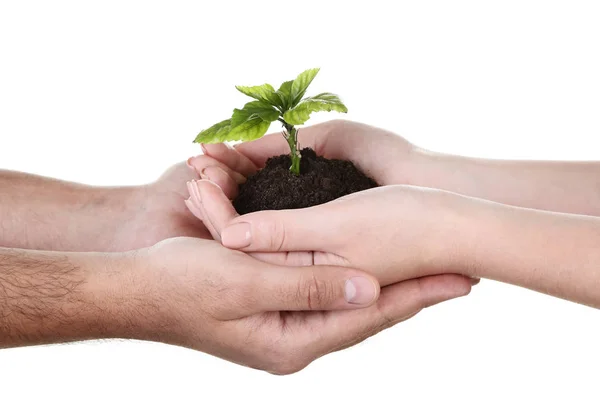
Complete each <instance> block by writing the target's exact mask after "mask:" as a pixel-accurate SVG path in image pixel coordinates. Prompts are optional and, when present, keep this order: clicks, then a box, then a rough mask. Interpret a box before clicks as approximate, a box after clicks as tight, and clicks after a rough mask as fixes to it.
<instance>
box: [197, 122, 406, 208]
mask: <svg viewBox="0 0 600 400" xmlns="http://www.w3.org/2000/svg"><path fill="white" fill-rule="evenodd" d="M298 138H299V139H298V140H299V143H300V147H301V148H304V147H311V148H312V149H314V150H315V152H316V153H317V155H319V156H323V157H326V158H331V159H341V160H349V161H352V162H353V163H354V164H355V165H356V166H357V167H358V168H359V169H360V170H361V171H363V172H365V173H366V174H367V175H369V176H370V177H371V178H373V179H375V180H376V181H377V182H378V183H379V184H380V185H392V184H401V183H410V179H411V171H412V164H413V152H414V150H415V147H414V146H413V145H412V144H410V143H408V142H407V141H406V140H404V139H403V138H401V137H400V136H398V135H396V134H394V133H392V132H388V131H385V130H383V129H379V128H374V127H372V126H369V125H365V124H360V123H357V122H351V121H344V120H335V121H330V122H325V123H322V124H318V125H314V126H310V127H306V128H300V129H299V130H298ZM203 148H204V155H201V156H198V157H193V158H190V159H189V160H188V164H189V165H191V166H192V167H194V168H195V169H196V171H197V172H198V173H199V174H200V175H201V176H202V177H203V178H204V179H210V180H212V181H213V182H215V183H217V184H218V185H219V186H220V187H221V188H222V189H223V191H224V192H225V194H226V195H227V196H228V197H229V198H230V199H233V198H235V197H236V196H237V190H238V184H239V183H241V182H243V181H244V180H245V177H247V176H249V175H251V174H253V173H254V172H256V171H257V170H258V169H259V168H262V167H263V166H264V165H265V162H266V161H267V159H268V158H270V157H273V156H276V155H280V154H285V153H289V147H288V145H287V143H286V141H285V140H283V139H282V138H281V136H280V135H267V136H264V137H263V138H261V139H258V140H255V141H252V142H246V143H241V144H239V145H237V146H235V149H233V148H231V147H228V146H227V145H225V144H222V143H220V144H205V145H203Z"/></svg>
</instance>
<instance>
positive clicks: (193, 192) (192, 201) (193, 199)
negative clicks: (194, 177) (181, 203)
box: [185, 181, 221, 241]
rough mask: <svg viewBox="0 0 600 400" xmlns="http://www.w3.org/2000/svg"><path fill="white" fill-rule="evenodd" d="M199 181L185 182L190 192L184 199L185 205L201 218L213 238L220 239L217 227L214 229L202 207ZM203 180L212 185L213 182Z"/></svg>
mask: <svg viewBox="0 0 600 400" xmlns="http://www.w3.org/2000/svg"><path fill="white" fill-rule="evenodd" d="M199 182H201V181H189V182H188V183H187V188H188V192H189V194H190V198H189V199H188V200H186V202H185V204H186V205H187V207H188V209H189V210H190V211H191V212H192V213H193V214H194V215H196V217H198V218H201V219H202V222H203V223H204V226H205V227H206V229H208V231H209V232H210V234H211V236H212V238H213V239H214V240H218V241H221V235H220V232H219V231H218V230H217V229H215V227H214V226H213V224H212V221H211V219H210V218H209V217H208V215H207V213H206V210H205V209H204V204H203V202H202V196H201V195H200V191H199V190H198V185H199ZM204 182H209V184H211V185H214V184H213V183H210V181H204ZM198 215H200V216H201V217H199V216H198Z"/></svg>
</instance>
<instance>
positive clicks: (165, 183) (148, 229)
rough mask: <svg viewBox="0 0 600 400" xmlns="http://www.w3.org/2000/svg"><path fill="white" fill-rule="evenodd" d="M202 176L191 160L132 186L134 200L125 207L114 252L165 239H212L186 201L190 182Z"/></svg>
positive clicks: (131, 198)
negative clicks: (124, 216) (139, 184)
mask: <svg viewBox="0 0 600 400" xmlns="http://www.w3.org/2000/svg"><path fill="white" fill-rule="evenodd" d="M197 178H199V174H198V173H197V172H196V170H195V169H194V168H193V167H191V166H190V164H189V163H185V162H182V163H179V164H176V165H174V166H172V167H170V168H169V169H168V170H167V171H166V172H165V173H163V174H162V175H161V176H160V177H159V179H157V180H156V181H155V182H153V183H150V184H147V185H143V186H138V187H135V188H133V189H132V193H133V194H132V195H131V196H129V199H130V201H129V202H128V203H127V204H123V205H122V207H123V208H124V209H126V210H127V219H126V220H124V221H122V224H121V226H122V228H121V230H120V232H118V234H116V235H113V236H114V242H115V243H114V244H113V245H112V246H111V251H126V250H133V249H139V248H144V247H147V246H152V245H154V244H156V243H158V242H160V241H161V240H164V239H168V238H172V237H178V236H189V237H196V238H204V239H209V238H211V235H210V233H209V232H208V230H207V229H206V227H205V226H204V224H203V223H202V221H199V220H198V219H197V218H196V217H194V216H193V215H192V213H190V211H189V210H188V209H187V207H186V206H185V204H184V200H185V199H187V198H188V197H189V195H188V192H187V189H186V182H188V181H190V180H192V179H197Z"/></svg>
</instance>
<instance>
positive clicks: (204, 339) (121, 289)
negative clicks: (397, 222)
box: [0, 238, 470, 374]
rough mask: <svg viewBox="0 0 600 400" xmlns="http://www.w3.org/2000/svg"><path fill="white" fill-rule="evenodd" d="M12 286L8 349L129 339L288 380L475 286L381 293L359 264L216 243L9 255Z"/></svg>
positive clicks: (1, 255) (0, 321)
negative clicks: (256, 254)
mask: <svg viewBox="0 0 600 400" xmlns="http://www.w3.org/2000/svg"><path fill="white" fill-rule="evenodd" d="M0 288H2V290H0V348H2V347H16V346H24V345H35V344H44V343H59V342H68V341H77V340H89V339H100V338H125V339H127V338H129V339H140V340H151V341H158V342H163V343H168V344H173V345H178V346H185V347H189V348H192V349H196V350H200V351H203V352H206V353H210V354H213V355H215V356H218V357H221V358H224V359H227V360H230V361H233V362H236V363H239V364H242V365H247V366H250V367H253V368H258V369H262V370H266V371H270V372H273V373H277V374H287V373H292V372H295V371H298V370H300V369H302V368H304V367H305V366H306V365H308V364H309V363H310V362H311V361H313V360H314V359H316V358H318V357H320V356H322V355H324V354H327V353H330V352H332V351H336V350H340V349H343V348H345V347H348V346H351V345H353V344H355V343H358V342H360V341H362V340H364V339H365V338H367V337H369V336H371V335H373V334H375V333H377V332H379V331H380V330H382V329H385V328H387V327H390V326H392V325H394V324H396V323H397V322H400V321H402V320H405V319H407V318H409V317H411V316H413V315H414V314H416V313H417V312H418V311H419V310H421V309H422V308H424V307H427V306H430V305H433V304H435V303H438V302H441V301H444V300H448V299H451V298H454V297H459V296H463V295H465V294H467V293H468V292H469V290H470V284H469V282H468V280H465V279H464V278H462V277H459V276H452V275H448V276H446V277H445V278H443V279H440V278H439V277H437V278H436V277H429V278H421V279H418V280H410V281H406V282H403V283H399V284H396V285H392V286H390V287H387V288H385V289H383V290H381V293H379V286H378V285H377V282H376V280H375V278H374V277H372V276H370V275H369V274H367V273H364V272H361V271H358V270H355V269H349V268H342V267H331V266H318V267H305V268H294V267H279V266H273V265H270V264H266V263H264V262H261V261H258V260H256V259H254V258H252V257H250V256H248V255H246V254H244V253H241V252H237V251H234V250H229V249H226V248H224V247H222V246H221V245H219V244H218V243H216V242H214V241H209V240H202V239H194V238H175V239H169V240H167V241H163V242H161V243H158V244H157V245H155V246H153V247H150V248H146V249H142V250H139V251H134V252H128V253H111V254H102V253H54V252H38V251H28V250H11V249H3V248H0ZM378 294H380V296H379V298H378V297H377V296H378ZM320 310H337V311H320Z"/></svg>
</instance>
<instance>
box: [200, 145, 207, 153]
mask: <svg viewBox="0 0 600 400" xmlns="http://www.w3.org/2000/svg"><path fill="white" fill-rule="evenodd" d="M200 148H201V149H202V154H207V153H206V146H205V145H204V143H200Z"/></svg>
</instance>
